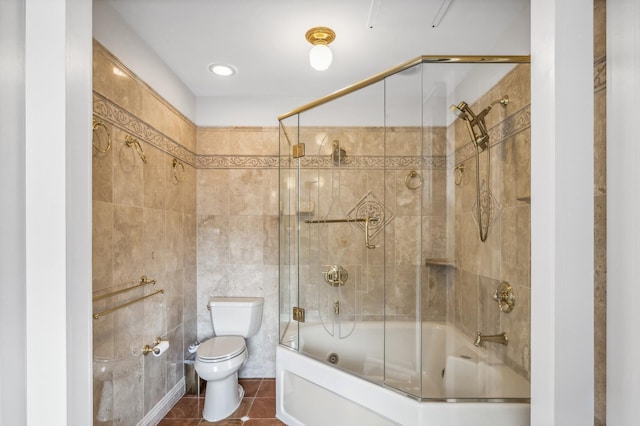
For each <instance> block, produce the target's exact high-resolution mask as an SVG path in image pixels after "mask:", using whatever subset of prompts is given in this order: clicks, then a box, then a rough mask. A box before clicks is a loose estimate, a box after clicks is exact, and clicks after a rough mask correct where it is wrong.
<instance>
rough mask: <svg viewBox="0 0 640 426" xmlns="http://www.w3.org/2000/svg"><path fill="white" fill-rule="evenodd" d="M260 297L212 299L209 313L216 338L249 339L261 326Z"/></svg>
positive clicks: (262, 300) (261, 304)
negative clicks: (233, 337)
mask: <svg viewBox="0 0 640 426" xmlns="http://www.w3.org/2000/svg"><path fill="white" fill-rule="evenodd" d="M263 305H264V298H262V297H212V298H211V299H209V305H208V307H209V312H210V314H211V322H212V323H213V332H214V333H215V335H216V336H242V337H244V338H247V337H251V336H253V335H254V334H256V333H257V332H258V330H259V329H260V325H261V324H262V307H263Z"/></svg>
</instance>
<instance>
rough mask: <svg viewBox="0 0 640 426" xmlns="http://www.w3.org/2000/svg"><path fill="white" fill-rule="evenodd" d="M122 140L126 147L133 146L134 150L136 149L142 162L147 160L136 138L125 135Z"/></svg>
mask: <svg viewBox="0 0 640 426" xmlns="http://www.w3.org/2000/svg"><path fill="white" fill-rule="evenodd" d="M124 141H125V143H126V144H127V146H128V147H134V148H135V149H136V151H138V155H139V156H140V158H141V159H142V162H143V163H146V162H147V157H146V156H145V155H144V151H143V150H142V145H140V142H138V139H136V138H134V137H132V136H129V135H127V136H125V137H124Z"/></svg>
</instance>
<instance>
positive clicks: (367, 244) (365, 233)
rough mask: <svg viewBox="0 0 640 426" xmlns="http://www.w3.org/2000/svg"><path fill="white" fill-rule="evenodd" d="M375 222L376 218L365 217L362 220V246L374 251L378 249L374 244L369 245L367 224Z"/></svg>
mask: <svg viewBox="0 0 640 426" xmlns="http://www.w3.org/2000/svg"><path fill="white" fill-rule="evenodd" d="M376 220H378V218H377V217H367V218H366V219H365V220H364V244H365V245H366V246H367V248H368V249H374V248H376V247H378V246H377V245H375V244H371V243H369V222H370V221H376Z"/></svg>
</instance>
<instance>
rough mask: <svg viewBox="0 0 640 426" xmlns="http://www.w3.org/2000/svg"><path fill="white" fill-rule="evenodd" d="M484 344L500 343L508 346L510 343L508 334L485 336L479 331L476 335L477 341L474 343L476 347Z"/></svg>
mask: <svg viewBox="0 0 640 426" xmlns="http://www.w3.org/2000/svg"><path fill="white" fill-rule="evenodd" d="M484 342H493V343H500V344H501V345H506V344H507V343H509V337H508V336H507V333H500V334H494V335H491V336H483V335H482V333H481V332H479V331H478V334H476V340H475V341H474V342H473V344H474V345H476V346H482V344H483V343H484Z"/></svg>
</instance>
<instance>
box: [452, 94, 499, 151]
mask: <svg viewBox="0 0 640 426" xmlns="http://www.w3.org/2000/svg"><path fill="white" fill-rule="evenodd" d="M497 104H500V105H502V106H503V107H506V106H507V105H509V97H508V96H506V95H505V96H503V97H502V98H501V99H498V100H496V101H493V102H491V103H490V104H489V106H487V107H486V108H485V109H483V110H482V111H480V112H479V113H478V114H477V115H476V114H475V113H474V112H473V111H472V110H471V108H470V107H469V104H467V103H466V102H465V101H462V102H460V103H459V104H458V105H451V106H450V107H449V109H450V110H451V112H453V113H454V114H455V115H457V116H458V118H460V119H462V120H464V122H465V124H466V126H467V130H468V131H469V135H470V136H471V140H472V141H473V143H474V144H475V145H476V146H477V147H479V148H480V150H481V151H484V150H485V149H487V143H488V142H489V133H488V132H487V125H486V124H485V122H484V118H485V117H486V115H487V114H488V113H489V111H491V108H493V106H494V105H497ZM474 128H477V129H478V132H476V130H475V129H474Z"/></svg>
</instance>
